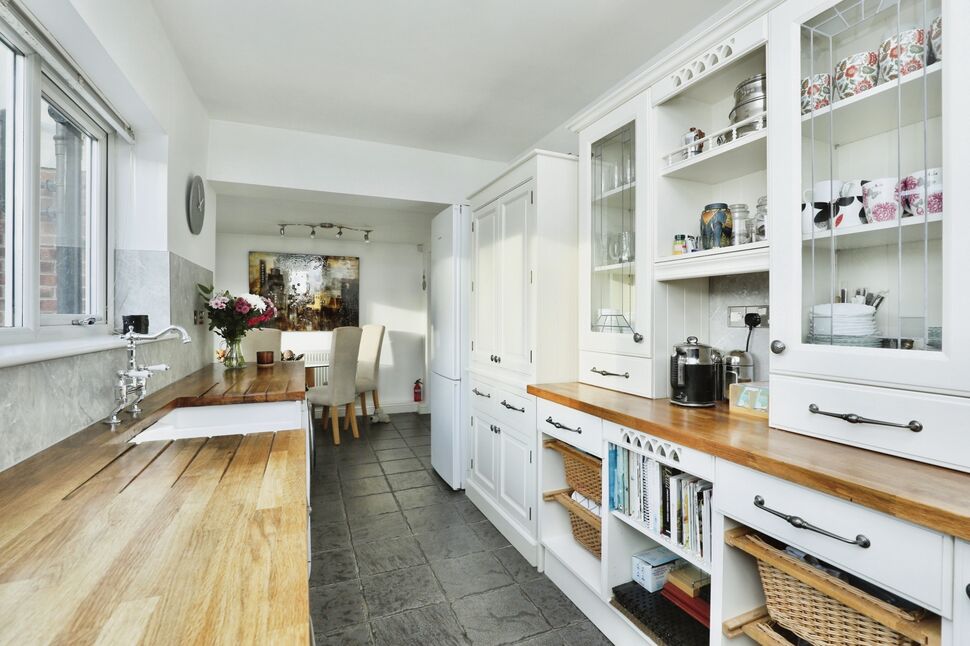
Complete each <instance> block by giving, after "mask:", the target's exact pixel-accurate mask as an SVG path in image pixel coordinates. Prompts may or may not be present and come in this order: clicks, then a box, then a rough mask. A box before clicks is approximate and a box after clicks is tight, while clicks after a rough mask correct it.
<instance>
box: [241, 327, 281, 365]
mask: <svg viewBox="0 0 970 646" xmlns="http://www.w3.org/2000/svg"><path fill="white" fill-rule="evenodd" d="M282 337H283V333H282V332H280V331H279V330H274V329H273V328H263V329H261V330H250V331H249V332H247V333H246V336H244V337H243V340H242V353H243V358H244V359H245V360H246V363H256V353H257V352H264V351H266V350H270V351H272V352H273V360H274V361H279V360H280V350H281V345H282Z"/></svg>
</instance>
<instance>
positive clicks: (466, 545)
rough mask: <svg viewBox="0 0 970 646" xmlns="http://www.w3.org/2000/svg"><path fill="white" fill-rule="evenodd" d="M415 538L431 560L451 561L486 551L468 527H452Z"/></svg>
mask: <svg viewBox="0 0 970 646" xmlns="http://www.w3.org/2000/svg"><path fill="white" fill-rule="evenodd" d="M415 538H416V539H418V543H420V544H421V549H422V550H424V553H425V554H427V555H428V557H429V558H432V559H435V560H438V559H450V558H457V557H459V556H464V555H465V554H472V553H474V552H481V551H484V550H485V546H484V545H483V544H482V541H481V540H479V538H478V537H477V536H475V534H473V533H472V530H470V529H468V526H467V525H452V526H451V527H445V528H443V529H438V530H435V531H432V532H428V533H424V534H416V535H415Z"/></svg>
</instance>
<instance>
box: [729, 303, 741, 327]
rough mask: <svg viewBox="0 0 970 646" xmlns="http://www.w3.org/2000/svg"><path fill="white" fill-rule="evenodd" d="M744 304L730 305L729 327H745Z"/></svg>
mask: <svg viewBox="0 0 970 646" xmlns="http://www.w3.org/2000/svg"><path fill="white" fill-rule="evenodd" d="M744 311H745V306H744V305H731V306H729V307H728V327H744Z"/></svg>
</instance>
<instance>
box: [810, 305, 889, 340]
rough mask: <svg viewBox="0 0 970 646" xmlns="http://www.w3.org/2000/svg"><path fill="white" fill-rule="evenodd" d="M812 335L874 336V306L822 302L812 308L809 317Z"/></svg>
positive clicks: (875, 331)
mask: <svg viewBox="0 0 970 646" xmlns="http://www.w3.org/2000/svg"><path fill="white" fill-rule="evenodd" d="M809 332H810V334H811V335H812V336H843V337H844V336H849V337H860V336H874V335H876V334H877V330H876V308H875V307H873V306H872V305H863V304H861V303H831V304H829V303H823V304H822V305H816V306H815V307H813V308H812V315H811V317H810V318H809Z"/></svg>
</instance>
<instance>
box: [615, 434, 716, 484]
mask: <svg viewBox="0 0 970 646" xmlns="http://www.w3.org/2000/svg"><path fill="white" fill-rule="evenodd" d="M603 439H605V440H606V441H607V442H612V443H613V444H616V445H617V446H621V447H623V448H626V449H631V450H633V451H636V452H639V453H642V454H644V455H647V456H652V457H655V458H656V459H657V461H659V462H662V463H664V464H667V465H670V466H672V467H674V468H677V469H680V470H681V471H686V472H687V473H690V474H691V475H695V476H698V477H700V478H704V479H705V480H709V481H711V482H713V481H714V456H713V455H708V454H707V453H701V452H700V451H695V450H694V449H691V448H689V447H686V446H681V445H679V444H676V443H674V442H668V441H667V440H664V439H661V438H659V437H656V436H653V435H650V434H648V433H643V432H642V431H638V430H635V429H632V428H627V427H625V426H620V425H619V424H614V423H613V422H609V421H606V420H604V421H603Z"/></svg>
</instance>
